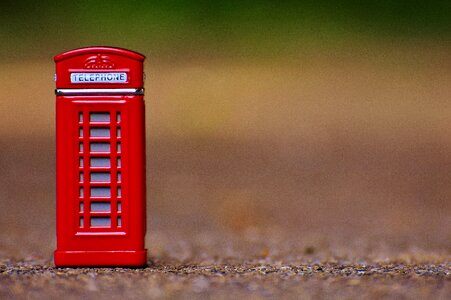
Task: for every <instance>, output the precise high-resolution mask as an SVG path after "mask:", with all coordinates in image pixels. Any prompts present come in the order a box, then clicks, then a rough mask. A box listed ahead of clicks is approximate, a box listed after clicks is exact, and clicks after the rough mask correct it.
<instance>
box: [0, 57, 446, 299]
mask: <svg viewBox="0 0 451 300" xmlns="http://www.w3.org/2000/svg"><path fill="white" fill-rule="evenodd" d="M446 53H448V52H446ZM446 53H445V54H444V53H442V52H440V51H438V52H437V53H436V52H434V53H433V54H430V53H429V54H427V55H426V54H425V53H423V52H421V51H420V52H419V53H416V54H415V55H414V56H413V59H412V60H406V59H405V58H403V56H402V55H399V56H396V53H394V54H393V53H390V55H391V56H389V58H384V59H383V60H382V62H379V61H377V60H371V59H370V58H369V56H368V57H367V56H365V55H364V54H360V57H359V56H357V57H347V56H343V57H339V59H338V58H337V57H334V56H332V57H331V56H326V57H320V58H316V60H315V59H312V61H310V62H303V61H301V62H299V65H296V66H295V67H293V66H288V65H283V66H280V65H263V66H259V65H252V66H250V65H246V64H235V65H228V64H225V63H223V64H220V63H203V64H198V65H196V64H194V63H193V64H188V65H181V66H177V67H175V66H174V65H158V64H155V65H154V68H153V69H152V72H150V71H148V80H147V85H148V86H146V87H147V92H148V94H149V95H150V96H149V99H148V103H149V104H151V105H148V107H147V109H148V111H147V116H148V119H147V130H148V138H147V141H148V144H147V148H148V166H147V169H148V212H147V213H148V235H147V238H146V244H147V248H148V249H149V267H148V268H144V269H123V268H117V269H111V268H92V269H89V268H79V269H66V268H61V269H58V268H54V266H53V265H52V252H53V250H54V248H55V234H54V231H55V229H54V228H55V221H54V218H55V213H54V210H55V203H54V201H55V200H54V198H55V192H54V190H55V184H54V169H55V165H54V159H55V153H54V141H53V136H52V130H53V101H54V98H53V97H54V96H53V95H52V89H53V87H52V82H48V79H49V78H51V77H52V75H51V74H52V65H51V64H46V63H35V62H30V63H25V64H24V63H17V64H15V65H14V64H10V65H8V66H6V67H5V68H1V70H0V79H1V80H2V82H6V83H8V82H9V84H7V85H6V88H5V94H4V96H1V97H2V98H1V99H0V108H1V109H0V117H1V118H2V122H3V123H2V124H3V125H4V126H2V127H1V128H0V133H1V135H0V137H1V139H0V170H1V172H2V183H1V185H0V205H1V206H0V207H1V209H0V298H2V299H8V298H19V299H25V298H28V299H40V298H45V299H59V298H62V297H64V298H69V299H71V298H73V299H75V298H93V299H94V298H96V299H99V298H100V299H106V298H109V299H119V298H127V299H133V298H144V297H153V298H215V299H216V298H219V299H221V298H244V297H246V298H251V299H252V298H266V297H268V298H281V297H283V298H289V299H290V298H292V299H299V298H300V299H319V298H331V299H332V298H334V299H335V298H342V299H349V298H374V299H376V298H382V297H385V298H392V299H447V298H449V295H450V294H451V284H450V283H451V230H450V228H451V201H450V195H451V171H450V170H451V138H450V137H451V117H450V116H451V102H450V101H449V99H450V96H451V86H450V85H449V82H450V80H451V68H450V67H451V65H450V64H449V61H450V60H449V55H448V54H446ZM362 56H363V57H362ZM393 62H396V64H395V65H393ZM43 71H44V73H45V74H49V76H48V77H49V78H44V76H38V75H39V73H40V72H41V73H42V72H43ZM27 72H32V74H35V75H36V76H35V77H34V78H35V80H34V81H33V83H32V87H33V90H32V91H31V90H21V89H17V87H18V83H17V80H18V78H21V75H23V74H26V73H27ZM205 74H208V76H205ZM175 87H176V88H175ZM13 99H14V100H13ZM23 120H25V122H24V121H23ZM36 124H39V125H36Z"/></svg>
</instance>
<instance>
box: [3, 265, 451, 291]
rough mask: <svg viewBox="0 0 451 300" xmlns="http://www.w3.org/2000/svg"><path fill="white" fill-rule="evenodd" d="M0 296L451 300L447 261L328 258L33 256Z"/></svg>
mask: <svg viewBox="0 0 451 300" xmlns="http://www.w3.org/2000/svg"><path fill="white" fill-rule="evenodd" d="M0 270H1V273H0V280H1V283H2V284H1V287H0V297H1V298H2V299H6V298H27V299H30V298H47V299H58V298H59V299H61V298H65V299H67V298H69V299H77V298H97V299H99V298H100V299H107V298H110V299H123V298H127V299H130V298H148V297H151V298H173V297H174V298H179V297H180V298H215V299H216V298H219V299H223V298H235V297H240V298H242V297H246V298H266V297H269V298H280V297H281V296H283V297H284V298H293V299H294V298H296V299H299V298H300V299H318V298H334V299H337V298H381V297H384V298H388V299H405V298H412V299H413V298H415V299H449V298H448V297H449V295H450V293H451V285H450V283H451V276H450V275H451V266H450V265H449V264H448V265H433V264H428V265H421V264H420V265H416V264H415V265H412V264H410V265H406V264H375V265H366V264H361V265H358V264H345V263H326V264H322V263H320V264H308V265H284V264H281V263H274V262H271V261H269V262H266V263H255V262H248V263H243V264H212V265H167V264H160V263H159V262H154V264H152V265H151V266H150V267H148V268H145V269H132V270H130V269H123V268H115V269H114V268H113V269H111V268H98V269H95V268H94V269H87V268H80V269H66V268H54V267H52V266H49V265H41V264H35V263H32V262H22V263H15V264H11V263H7V264H5V265H3V266H2V267H1V268H0Z"/></svg>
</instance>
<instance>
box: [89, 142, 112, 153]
mask: <svg viewBox="0 0 451 300" xmlns="http://www.w3.org/2000/svg"><path fill="white" fill-rule="evenodd" d="M90 146H91V152H110V143H105V142H104V143H97V142H93V143H90Z"/></svg>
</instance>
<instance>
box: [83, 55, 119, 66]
mask: <svg viewBox="0 0 451 300" xmlns="http://www.w3.org/2000/svg"><path fill="white" fill-rule="evenodd" d="M113 68H114V63H113V62H112V61H111V60H110V58H109V57H108V56H104V55H100V54H97V55H96V56H91V57H88V59H87V60H86V61H85V69H113Z"/></svg>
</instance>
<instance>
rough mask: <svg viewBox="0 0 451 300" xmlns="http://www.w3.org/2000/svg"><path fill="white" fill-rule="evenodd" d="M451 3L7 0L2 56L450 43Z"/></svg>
mask: <svg viewBox="0 0 451 300" xmlns="http://www.w3.org/2000/svg"><path fill="white" fill-rule="evenodd" d="M450 16H451V3H450V2H449V1H442V0H431V1H420V0H410V1H409V0H393V1H389V0H379V1H376V0H362V1H355V0H343V1H333V0H320V1H270V0H259V1H235V0H232V1H199V0H194V1H179V0H177V1H174V0H170V1H86V0H81V1H46V0H44V1H9V0H5V1H1V4H0V41H1V47H0V51H1V52H0V54H1V55H2V56H3V57H4V58H3V59H11V58H25V57H26V58H46V57H48V54H49V53H52V54H53V53H55V52H60V51H63V50H65V49H72V48H74V47H75V48H76V47H80V46H82V45H93V44H99V45H100V44H101V45H103V44H112V45H121V46H123V47H125V48H131V49H136V50H140V51H142V52H148V50H149V49H151V53H152V54H153V55H158V56H162V57H164V58H176V57H178V58H180V59H186V58H187V57H216V56H220V57H229V56H232V57H237V56H239V57H241V56H245V57H254V56H259V57H265V58H266V57H272V58H276V57H281V56H284V55H293V54H296V53H297V52H298V51H299V50H300V49H312V48H313V49H315V48H317V47H343V45H344V44H346V43H349V42H353V41H355V40H356V39H359V40H370V41H373V42H374V41H380V42H395V41H399V40H409V39H424V38H426V39H428V40H430V39H435V40H441V41H448V42H449V40H450V34H451V18H450Z"/></svg>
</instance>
